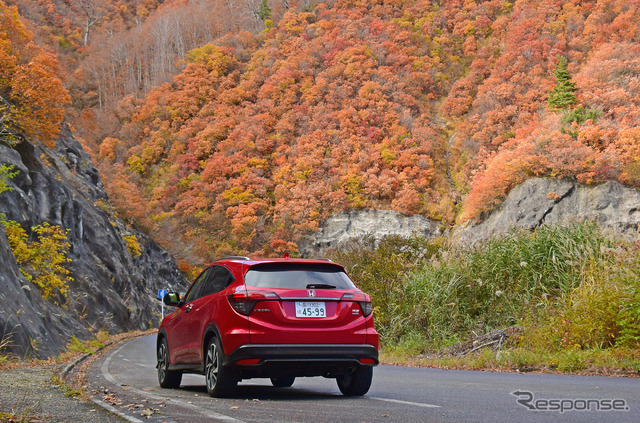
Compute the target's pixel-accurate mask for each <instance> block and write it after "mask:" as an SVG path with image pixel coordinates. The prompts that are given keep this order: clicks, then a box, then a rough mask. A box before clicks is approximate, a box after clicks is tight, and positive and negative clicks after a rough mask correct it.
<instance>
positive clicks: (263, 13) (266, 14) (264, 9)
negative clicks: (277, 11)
mask: <svg viewBox="0 0 640 423" xmlns="http://www.w3.org/2000/svg"><path fill="white" fill-rule="evenodd" d="M257 15H258V17H259V18H260V20H262V21H264V20H266V19H269V18H270V17H271V8H270V7H269V4H268V3H267V0H262V2H261V3H260V5H259V6H258V11H257Z"/></svg>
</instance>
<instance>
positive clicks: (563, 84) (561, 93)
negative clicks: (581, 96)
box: [547, 56, 578, 110]
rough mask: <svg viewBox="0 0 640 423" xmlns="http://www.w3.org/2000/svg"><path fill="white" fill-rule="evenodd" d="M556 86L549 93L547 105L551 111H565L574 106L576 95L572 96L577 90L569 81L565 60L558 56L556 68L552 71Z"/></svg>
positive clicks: (573, 83)
mask: <svg viewBox="0 0 640 423" xmlns="http://www.w3.org/2000/svg"><path fill="white" fill-rule="evenodd" d="M554 75H555V76H556V80H557V81H558V84H557V85H556V86H555V88H554V89H553V91H551V93H549V98H548V100H547V104H548V105H549V108H550V109H552V110H562V109H567V108H569V106H572V105H574V104H576V95H575V94H574V93H575V92H576V91H577V90H578V89H577V88H576V84H575V82H573V81H572V80H571V75H569V71H568V70H567V59H566V58H565V57H563V56H560V60H559V61H558V66H557V67H556V70H555V71H554Z"/></svg>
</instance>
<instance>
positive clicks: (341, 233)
mask: <svg viewBox="0 0 640 423" xmlns="http://www.w3.org/2000/svg"><path fill="white" fill-rule="evenodd" d="M585 220H590V221H595V222H597V223H598V224H599V225H600V226H601V227H603V228H608V229H611V230H613V231H614V232H615V233H616V234H618V235H622V236H625V237H627V238H631V239H636V240H637V239H640V192H639V191H638V190H636V189H634V188H630V187H627V186H624V185H622V184H620V183H618V182H606V183H603V184H599V185H594V186H590V185H581V184H578V183H577V182H574V181H568V180H562V179H552V178H532V179H530V180H528V181H526V182H524V183H523V184H521V185H519V186H517V187H515V188H514V189H513V190H511V192H510V193H509V195H508V197H507V199H506V200H505V201H504V203H503V204H502V205H501V206H500V207H498V208H497V209H496V210H493V211H492V212H490V213H487V214H486V215H485V216H482V218H480V219H477V220H476V221H473V222H469V223H467V224H465V225H463V226H461V227H458V228H456V229H454V230H453V233H452V236H453V240H454V242H455V243H457V244H458V245H461V246H465V247H469V246H471V245H473V244H475V243H477V242H481V241H482V240H486V239H488V238H490V237H492V236H494V235H497V234H501V233H505V232H507V231H509V230H510V229H512V228H524V229H533V228H536V227H538V226H540V225H543V224H548V225H555V224H563V223H570V222H575V221H585ZM438 228H439V227H438V224H437V222H434V221H431V220H429V219H426V218H424V217H421V216H404V215H401V214H398V213H395V212H392V211H388V210H361V211H350V212H343V213H338V214H336V215H334V216H331V217H330V218H329V219H327V220H325V221H324V222H322V223H321V225H320V229H319V230H318V232H317V233H316V234H315V235H314V236H312V237H309V238H308V239H306V240H304V241H303V242H301V250H302V252H303V253H304V254H306V255H317V254H321V251H322V250H323V249H325V248H339V247H340V245H344V243H345V242H346V241H348V240H349V239H350V238H356V237H361V236H363V235H370V236H372V237H373V238H374V239H380V238H381V237H383V236H385V235H400V236H411V235H412V234H415V233H418V234H421V235H423V236H425V237H427V238H430V237H433V236H439V235H442V233H441V232H440V230H439V229H438Z"/></svg>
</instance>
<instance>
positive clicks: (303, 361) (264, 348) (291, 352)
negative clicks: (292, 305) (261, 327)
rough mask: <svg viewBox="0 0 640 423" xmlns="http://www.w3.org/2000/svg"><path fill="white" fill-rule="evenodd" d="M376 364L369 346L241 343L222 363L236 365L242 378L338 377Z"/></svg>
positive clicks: (372, 349) (373, 348) (375, 354)
mask: <svg viewBox="0 0 640 423" xmlns="http://www.w3.org/2000/svg"><path fill="white" fill-rule="evenodd" d="M377 364H378V350H377V349H376V348H375V347H374V346H372V345H366V344H365V345H344V344H340V345H326V344H322V345H308V344H292V345H281V344H278V345H262V344H261V345H243V346H241V347H239V348H237V349H236V350H235V351H234V352H232V353H231V354H229V355H228V356H227V357H226V358H225V361H224V365H225V366H230V367H234V368H236V369H237V370H238V371H239V373H240V377H241V378H242V379H250V378H254V377H283V376H295V377H299V376H325V377H338V376H342V375H346V374H350V373H353V372H354V371H356V370H357V369H358V368H360V367H372V366H376V365H377Z"/></svg>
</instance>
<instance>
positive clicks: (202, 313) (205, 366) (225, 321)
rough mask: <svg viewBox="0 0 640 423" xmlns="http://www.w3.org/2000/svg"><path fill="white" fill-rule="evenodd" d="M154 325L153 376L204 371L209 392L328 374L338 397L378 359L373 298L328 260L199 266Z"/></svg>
mask: <svg viewBox="0 0 640 423" xmlns="http://www.w3.org/2000/svg"><path fill="white" fill-rule="evenodd" d="M164 303H165V304H167V305H170V306H175V307H176V310H175V312H173V313H172V314H170V315H168V316H167V317H165V318H164V320H163V321H162V323H161V324H160V329H159V331H158V341H157V356H158V364H157V368H158V380H159V382H160V386H161V387H163V388H177V387H179V386H180V382H181V380H182V374H183V373H199V374H203V375H205V377H206V382H207V391H208V392H209V394H210V395H211V396H216V397H218V396H227V395H229V394H231V393H233V391H234V390H235V388H236V385H237V384H238V382H239V381H241V380H243V379H251V378H270V379H271V382H272V383H273V385H274V386H277V387H289V386H291V385H292V384H293V382H294V380H295V378H296V377H302V376H324V377H327V378H335V379H336V380H337V382H338V387H339V388H340V391H341V392H342V393H343V394H344V395H348V396H355V395H364V394H365V393H367V391H368V390H369V387H370V386H371V379H372V376H373V367H374V366H375V365H377V364H378V333H377V332H376V330H375V328H374V325H373V315H372V313H371V311H372V309H371V299H370V298H369V296H368V295H367V294H365V293H363V292H362V291H360V290H359V289H358V288H357V287H356V286H355V284H354V283H353V282H352V281H351V279H350V278H349V277H348V276H347V274H346V273H345V270H344V268H343V267H342V266H340V265H338V264H335V263H333V262H331V261H329V260H306V259H288V258H284V259H260V260H250V259H249V258H246V257H228V258H224V259H221V260H218V261H216V262H215V263H213V264H212V265H211V266H209V267H208V268H207V269H205V270H204V272H202V273H201V274H200V276H198V278H197V279H196V280H195V282H194V283H193V284H192V285H191V287H190V288H189V291H188V292H187V294H186V295H185V297H184V298H183V299H180V296H179V295H178V294H177V293H175V292H169V293H167V294H166V295H165V297H164Z"/></svg>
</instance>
